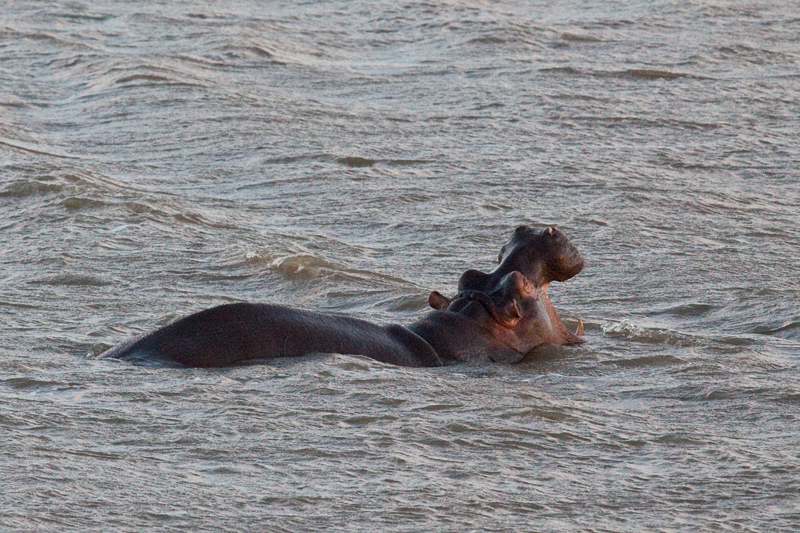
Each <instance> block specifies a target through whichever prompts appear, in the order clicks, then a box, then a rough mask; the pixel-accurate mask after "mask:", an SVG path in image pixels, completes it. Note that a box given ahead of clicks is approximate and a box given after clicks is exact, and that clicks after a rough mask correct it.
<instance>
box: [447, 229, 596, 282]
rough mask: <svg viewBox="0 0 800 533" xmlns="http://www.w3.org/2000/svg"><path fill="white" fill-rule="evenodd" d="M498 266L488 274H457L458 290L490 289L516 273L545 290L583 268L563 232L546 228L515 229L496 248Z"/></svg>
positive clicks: (578, 255)
mask: <svg viewBox="0 0 800 533" xmlns="http://www.w3.org/2000/svg"><path fill="white" fill-rule="evenodd" d="M498 260H499V263H500V264H499V265H498V267H497V268H496V269H495V270H494V271H492V272H491V273H489V274H485V273H483V272H481V271H479V270H467V271H466V272H464V274H462V275H461V279H460V280H459V282H458V290H459V292H460V291H465V290H480V291H486V290H487V289H489V290H491V287H493V286H495V285H497V284H498V283H499V282H500V280H501V279H502V278H503V277H504V276H506V275H507V274H509V273H511V272H514V271H517V272H520V273H521V274H523V275H524V276H525V277H527V278H528V280H529V281H530V282H531V283H533V284H534V285H535V286H536V287H542V288H547V285H548V284H549V283H550V282H551V281H566V280H568V279H569V278H571V277H573V276H575V275H577V274H578V273H579V272H580V271H581V270H582V269H583V258H582V257H581V254H580V252H578V249H577V248H575V246H574V245H573V244H572V243H571V242H570V240H569V239H568V238H567V236H566V235H564V233H562V232H561V231H560V230H558V229H556V228H554V227H552V226H550V227H548V228H546V229H544V230H543V231H536V230H534V229H532V228H530V227H528V226H519V227H518V228H517V229H516V230H514V234H513V235H512V236H511V240H509V241H508V242H507V243H506V244H505V245H503V247H502V248H501V249H500V255H499V258H498Z"/></svg>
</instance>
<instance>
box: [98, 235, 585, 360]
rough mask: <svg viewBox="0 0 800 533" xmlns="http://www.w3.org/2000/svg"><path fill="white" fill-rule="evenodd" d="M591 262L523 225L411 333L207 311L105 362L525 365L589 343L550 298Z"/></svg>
mask: <svg viewBox="0 0 800 533" xmlns="http://www.w3.org/2000/svg"><path fill="white" fill-rule="evenodd" d="M582 268H583V258H582V257H581V255H580V253H579V252H578V250H577V249H576V248H575V247H574V246H573V245H572V243H571V242H570V241H569V239H568V238H567V237H566V236H565V235H564V234H563V233H562V232H561V231H559V230H557V229H556V228H554V227H549V228H547V229H545V230H543V231H541V232H538V231H536V230H534V229H532V228H530V227H527V226H520V227H518V228H517V229H516V230H515V231H514V234H513V236H512V237H511V240H509V241H508V243H507V244H505V245H504V246H503V247H502V249H501V251H500V256H499V265H498V266H497V268H495V269H494V270H493V271H492V272H490V273H488V274H485V273H483V272H480V271H478V270H468V271H466V272H464V274H462V275H461V277H460V279H459V283H458V293H457V294H456V295H455V296H454V297H453V298H447V297H445V296H443V295H442V294H440V293H438V292H436V291H434V292H432V293H431V294H430V296H429V297H428V303H429V305H430V306H431V307H432V308H433V310H432V311H430V312H429V313H428V314H427V315H425V316H424V317H422V318H421V319H420V320H418V321H417V322H414V323H413V324H411V325H409V326H407V327H404V326H400V325H397V324H389V325H386V326H379V325H376V324H373V323H371V322H367V321H365V320H359V319H356V318H352V317H346V316H339V315H331V314H324V313H317V312H313V311H306V310H300V309H294V308H290V307H285V306H280V305H271V304H257V303H234V304H226V305H220V306H216V307H212V308H210V309H205V310H203V311H200V312H197V313H194V314H192V315H189V316H186V317H184V318H181V319H179V320H177V321H175V322H173V323H171V324H168V325H166V326H164V327H162V328H160V329H157V330H155V331H153V332H151V333H148V334H145V335H144V336H142V337H139V338H134V339H132V340H130V341H128V342H125V343H123V344H121V345H119V346H117V347H114V348H111V349H110V350H108V351H106V352H105V353H103V354H101V356H100V357H104V358H117V359H124V360H128V361H131V362H136V363H153V362H155V363H159V364H165V365H170V366H186V367H224V366H232V365H237V364H242V363H246V362H254V361H258V360H263V359H269V358H274V357H294V356H300V355H304V354H309V353H339V354H351V355H363V356H367V357H370V358H372V359H375V360H377V361H382V362H384V363H391V364H395V365H400V366H410V367H433V366H441V365H444V364H448V363H451V362H498V363H517V362H519V361H521V360H522V359H523V358H524V357H525V355H526V354H528V353H529V352H530V351H531V350H533V349H534V348H536V347H537V346H539V345H542V344H545V343H549V344H565V345H566V344H577V343H581V342H583V339H582V338H581V335H582V334H583V325H582V323H579V325H578V331H576V332H575V333H571V332H569V331H568V330H567V328H566V327H565V326H564V324H563V323H562V322H561V319H560V318H559V316H558V313H557V312H556V310H555V308H554V307H553V305H552V303H550V300H549V298H548V297H547V286H548V284H549V283H550V282H551V281H554V280H556V281H565V280H567V279H569V278H571V277H572V276H575V275H576V274H578V273H579V272H580V271H581V269H582Z"/></svg>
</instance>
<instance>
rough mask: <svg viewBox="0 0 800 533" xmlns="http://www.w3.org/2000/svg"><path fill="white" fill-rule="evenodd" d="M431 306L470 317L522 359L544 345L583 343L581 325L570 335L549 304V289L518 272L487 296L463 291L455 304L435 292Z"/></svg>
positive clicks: (481, 292) (476, 325)
mask: <svg viewBox="0 0 800 533" xmlns="http://www.w3.org/2000/svg"><path fill="white" fill-rule="evenodd" d="M428 302H429V304H430V305H431V307H433V308H434V309H438V310H446V311H448V312H451V313H459V314H461V315H465V316H467V317H469V318H470V319H471V320H472V321H473V323H474V324H475V327H476V328H477V329H479V330H480V331H481V332H482V333H483V334H484V335H486V336H487V337H489V338H491V339H493V340H494V342H496V343H498V344H501V345H503V346H504V347H505V348H507V349H509V350H512V351H514V352H517V353H519V354H520V358H521V357H522V356H524V355H525V354H527V353H528V352H530V351H531V350H533V349H534V348H536V347H537V346H539V345H541V344H545V343H549V344H578V343H582V342H584V341H583V339H582V338H580V336H579V335H580V334H582V333H583V328H582V324H581V325H580V326H579V329H578V331H576V332H575V333H571V332H570V331H568V330H567V328H566V327H565V326H564V324H563V322H561V318H560V317H559V316H558V313H557V312H556V310H555V308H554V307H553V305H552V304H551V303H550V299H549V298H548V297H547V291H546V287H544V288H537V287H536V286H535V285H534V284H533V283H532V282H531V281H530V280H529V279H528V278H527V277H526V276H525V275H523V274H522V273H521V272H519V271H513V272H510V273H508V274H506V275H505V276H504V277H503V278H502V279H501V280H500V282H499V283H498V284H497V285H496V286H495V287H492V288H490V290H488V291H486V292H484V291H477V290H467V291H462V292H460V293H459V294H458V295H456V297H455V298H453V299H452V300H450V299H448V298H446V297H444V296H442V295H441V294H440V293H438V292H433V293H431V295H430V297H429V298H428ZM489 356H490V357H491V355H489ZM493 359H494V358H493Z"/></svg>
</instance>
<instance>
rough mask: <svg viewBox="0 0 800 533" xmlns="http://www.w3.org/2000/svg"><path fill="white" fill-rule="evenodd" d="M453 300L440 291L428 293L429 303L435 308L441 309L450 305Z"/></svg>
mask: <svg viewBox="0 0 800 533" xmlns="http://www.w3.org/2000/svg"><path fill="white" fill-rule="evenodd" d="M451 301H452V300H450V298H448V297H446V296H444V295H443V294H442V293H440V292H439V291H433V292H432V293H430V294H429V295H428V305H430V306H431V307H433V308H434V309H438V310H439V311H441V310H442V309H447V308H448V307H450V302H451Z"/></svg>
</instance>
